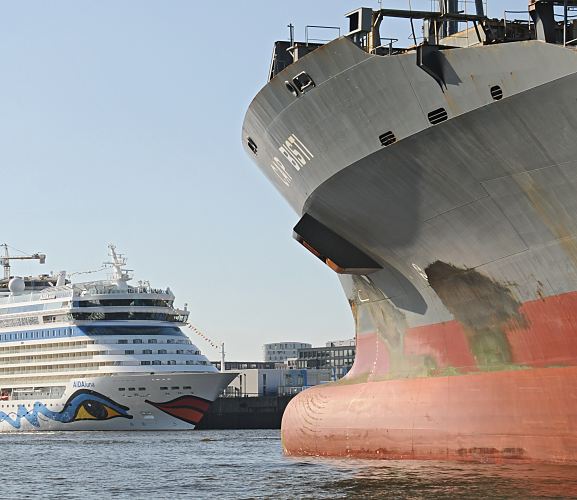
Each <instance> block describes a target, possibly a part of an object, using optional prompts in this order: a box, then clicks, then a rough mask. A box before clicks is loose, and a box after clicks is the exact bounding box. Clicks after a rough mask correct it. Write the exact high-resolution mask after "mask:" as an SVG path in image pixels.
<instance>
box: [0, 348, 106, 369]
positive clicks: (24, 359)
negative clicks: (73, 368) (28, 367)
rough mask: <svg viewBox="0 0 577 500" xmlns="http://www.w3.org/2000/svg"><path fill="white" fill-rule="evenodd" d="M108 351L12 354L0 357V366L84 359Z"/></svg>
mask: <svg viewBox="0 0 577 500" xmlns="http://www.w3.org/2000/svg"><path fill="white" fill-rule="evenodd" d="M105 354H107V351H95V352H63V353H60V354H39V355H37V356H36V355H27V356H11V357H0V366H5V365H12V364H18V363H36V362H41V361H44V362H48V361H58V360H62V359H82V358H88V357H90V358H92V357H94V356H98V355H105Z"/></svg>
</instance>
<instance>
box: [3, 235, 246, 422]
mask: <svg viewBox="0 0 577 500" xmlns="http://www.w3.org/2000/svg"><path fill="white" fill-rule="evenodd" d="M109 249H110V257H111V261H110V262H109V263H107V267H109V269H110V271H111V277H110V279H108V280H100V281H89V282H83V283H72V282H71V281H70V280H69V279H67V276H66V273H65V272H61V273H59V274H58V275H57V276H51V275H40V276H37V277H17V276H16V277H14V276H11V274H10V273H11V271H10V262H11V260H14V259H22V258H30V259H37V260H39V261H40V262H41V263H42V262H44V260H45V256H44V255H43V254H34V255H32V256H28V257H11V256H10V254H9V252H8V246H7V245H4V251H5V252H4V255H3V256H2V257H0V263H2V265H3V267H4V279H3V280H2V281H0V432H16V431H60V430H84V431H87V430H180V429H194V427H195V425H196V424H197V423H198V422H199V421H200V420H201V419H202V417H203V416H204V414H205V413H206V411H207V410H208V408H209V406H210V404H211V402H212V401H214V400H215V399H216V397H217V396H218V395H219V393H220V392H221V391H222V390H223V389H224V388H225V387H226V386H227V385H228V384H229V382H230V381H231V380H232V379H233V378H234V377H235V376H236V374H234V373H220V372H218V371H217V369H216V368H215V367H214V366H212V365H211V363H210V362H209V361H208V359H207V358H206V357H205V356H204V355H202V354H201V352H200V351H199V349H198V348H197V347H196V346H195V345H194V344H193V343H192V342H191V340H190V339H189V338H188V336H187V335H185V333H184V331H183V329H184V328H185V327H186V326H187V321H188V315H189V312H188V310H187V308H186V307H184V309H178V308H177V307H175V305H174V300H175V297H174V294H173V293H172V291H171V290H170V289H169V288H166V289H159V288H152V287H151V286H150V284H149V283H147V282H139V283H138V285H131V284H130V283H129V282H130V281H131V274H130V271H129V270H127V269H126V268H125V266H126V260H125V258H124V257H123V256H122V255H121V254H118V253H117V252H116V249H115V247H114V246H113V245H110V247H109Z"/></svg>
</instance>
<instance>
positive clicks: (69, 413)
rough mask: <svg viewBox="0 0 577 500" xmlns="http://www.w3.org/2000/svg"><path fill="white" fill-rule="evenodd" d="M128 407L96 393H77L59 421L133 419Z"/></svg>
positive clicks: (87, 391) (85, 391) (81, 391)
mask: <svg viewBox="0 0 577 500" xmlns="http://www.w3.org/2000/svg"><path fill="white" fill-rule="evenodd" d="M128 409H129V408H128V407H127V406H123V405H121V404H119V403H117V402H115V401H113V400H112V399H110V398H108V397H106V396H104V395H103V394H100V393H98V392H96V391H90V390H86V389H84V390H80V391H76V392H75V393H74V394H73V395H72V396H70V398H69V399H68V401H67V402H66V404H65V405H64V409H63V410H62V412H60V418H59V420H61V421H63V422H78V421H80V420H109V419H111V418H117V417H123V418H128V419H131V418H132V415H129V414H128Z"/></svg>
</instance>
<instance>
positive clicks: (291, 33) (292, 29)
mask: <svg viewBox="0 0 577 500" xmlns="http://www.w3.org/2000/svg"><path fill="white" fill-rule="evenodd" d="M287 28H288V29H289V37H290V42H291V45H290V46H291V47H292V46H293V45H294V44H295V27H294V26H293V23H290V24H288V25H287Z"/></svg>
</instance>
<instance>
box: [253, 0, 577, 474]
mask: <svg viewBox="0 0 577 500" xmlns="http://www.w3.org/2000/svg"><path fill="white" fill-rule="evenodd" d="M439 3H440V8H439V10H438V11H415V10H411V9H407V10H393V9H379V10H376V11H373V10H372V9H366V8H362V9H358V10H356V11H353V12H351V13H349V14H348V18H349V21H350V32H349V33H348V34H347V35H345V36H343V37H340V38H338V39H336V40H333V41H331V42H329V43H326V44H318V43H317V44H315V43H310V42H309V41H306V42H295V41H294V40H291V41H288V42H277V43H275V46H274V51H273V61H272V64H271V69H270V80H269V82H268V83H267V84H266V85H265V87H264V88H263V89H262V90H261V91H260V92H259V93H258V95H257V96H256V97H255V99H254V100H253V102H252V103H251V105H250V107H249V110H248V112H247V115H246V118H245V121H244V126H243V136H242V138H243V143H244V145H245V149H246V151H247V154H248V155H249V156H250V157H251V158H252V159H253V160H254V161H255V162H256V163H257V164H258V166H259V167H260V169H261V170H262V171H263V172H264V173H265V175H266V176H267V177H268V178H269V179H270V181H271V182H272V183H273V184H274V186H275V187H276V188H277V189H278V190H279V191H280V193H281V194H282V195H283V196H284V197H285V198H286V199H287V200H288V202H289V203H290V204H291V206H292V207H293V208H294V210H295V211H296V212H297V214H298V216H299V217H300V220H299V221H298V223H297V224H296V225H295V227H294V230H293V231H294V237H295V239H296V240H297V241H299V242H300V243H301V244H302V245H303V246H304V247H305V248H307V249H308V250H309V251H310V252H312V253H313V254H314V255H315V256H316V257H317V258H319V259H320V260H321V261H322V262H323V263H325V264H326V265H328V266H329V267H330V268H331V269H333V270H334V271H336V272H337V273H338V275H339V278H340V281H341V284H342V286H343V288H344V290H345V293H346V295H347V297H348V299H349V302H350V304H351V308H352V312H353V315H354V317H355V322H356V342H357V351H356V352H357V354H356V359H355V364H354V366H353V368H352V370H351V371H350V372H349V374H348V375H347V376H346V377H345V378H344V379H342V380H341V381H340V382H337V383H335V384H331V385H324V386H321V387H315V388H312V389H310V390H307V391H305V392H303V393H302V394H300V395H299V396H297V397H296V398H294V399H293V400H292V401H291V404H290V405H289V407H288V408H287V410H286V412H285V415H284V418H283V428H282V437H283V446H284V449H285V452H286V453H288V454H305V455H337V456H359V457H369V458H432V459H472V460H493V461H497V460H527V461H547V462H564V463H567V462H570V463H575V462H577V406H576V405H575V401H577V327H576V326H575V325H577V204H576V202H575V200H576V199H577V197H576V194H577V99H576V92H575V89H577V50H576V44H577V22H576V20H575V14H576V13H577V10H576V9H577V2H575V1H566V2H563V1H552V0H551V1H549V0H530V2H529V6H528V16H527V18H526V20H525V21H515V20H511V19H500V20H497V19H489V18H487V16H486V15H485V11H484V4H483V2H475V4H474V8H473V9H471V2H457V1H453V0H442V1H440V2H439ZM467 4H468V7H467ZM391 18H397V19H398V18H404V19H407V20H408V21H410V26H409V29H411V41H412V43H411V46H410V47H398V44H396V43H395V40H394V39H393V38H392V37H391V36H390V35H387V36H385V35H386V34H383V33H381V31H382V30H381V26H382V25H383V21H387V22H388V20H390V19H391ZM387 22H385V23H384V26H385V27H386V26H387ZM419 27H422V30H420V29H419Z"/></svg>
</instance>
